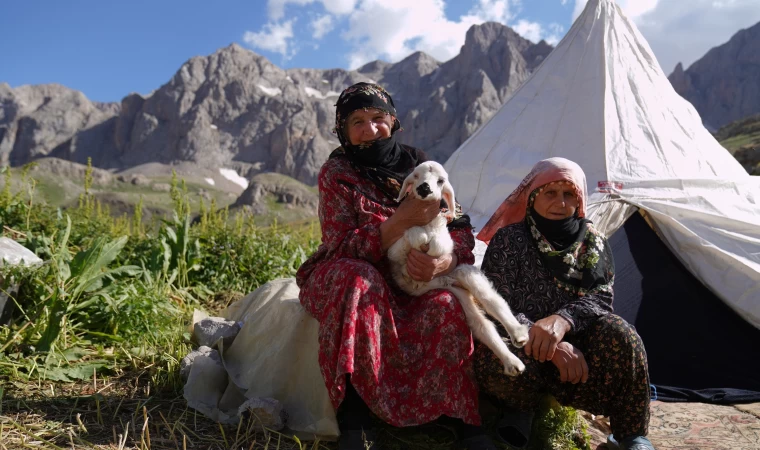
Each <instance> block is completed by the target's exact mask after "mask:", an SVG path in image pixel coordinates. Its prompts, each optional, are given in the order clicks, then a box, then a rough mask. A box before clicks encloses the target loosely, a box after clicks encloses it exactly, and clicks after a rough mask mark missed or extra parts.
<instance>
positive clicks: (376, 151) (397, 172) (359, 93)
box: [330, 82, 470, 228]
mask: <svg viewBox="0 0 760 450" xmlns="http://www.w3.org/2000/svg"><path fill="white" fill-rule="evenodd" d="M359 109H363V110H365V111H368V110H371V109H376V110H380V111H383V112H385V113H387V114H389V115H390V116H391V117H392V119H393V126H392V127H391V136H390V137H389V138H387V139H377V140H375V141H372V142H366V143H362V144H358V145H354V144H352V143H351V141H350V140H349V139H348V135H347V133H346V119H348V117H349V116H350V115H351V113H352V112H354V111H356V110H359ZM397 115H398V113H397V112H396V106H395V105H394V104H393V99H392V98H391V95H390V94H389V93H388V92H387V91H386V90H385V89H383V88H382V86H379V85H377V84H373V83H364V82H360V83H356V84H354V85H352V86H349V87H348V88H346V89H345V90H344V91H343V92H342V93H341V94H340V97H338V102H337V103H336V104H335V128H334V129H333V132H334V133H335V134H336V135H337V136H338V140H339V141H340V144H341V147H340V148H338V149H337V150H335V151H334V152H332V154H331V155H330V158H335V157H337V156H341V155H343V156H345V157H346V158H348V160H349V161H350V162H351V163H352V165H353V166H354V167H355V168H356V169H357V170H358V171H360V172H361V173H362V174H363V175H364V176H365V177H366V178H367V179H369V180H370V181H372V182H373V183H374V184H375V185H376V186H377V187H378V188H379V189H380V190H381V191H382V192H383V193H384V194H385V195H386V196H387V197H388V198H389V199H391V201H394V202H395V199H396V198H397V197H398V195H399V192H400V191H401V185H402V184H403V183H404V179H405V178H406V177H407V175H409V174H410V173H411V172H412V171H413V170H414V168H415V167H417V166H418V165H419V164H420V163H423V162H425V161H427V160H428V158H427V155H425V152H423V151H422V150H419V149H416V148H414V147H410V146H408V145H403V144H399V143H398V141H397V139H396V132H397V131H399V130H402V128H401V123H400V122H399V120H398V118H397ZM447 207H449V208H455V209H456V212H457V213H458V214H456V217H457V219H455V220H454V221H453V222H451V223H449V228H458V227H470V219H469V217H468V216H466V215H462V214H461V208H460V207H459V205H447Z"/></svg>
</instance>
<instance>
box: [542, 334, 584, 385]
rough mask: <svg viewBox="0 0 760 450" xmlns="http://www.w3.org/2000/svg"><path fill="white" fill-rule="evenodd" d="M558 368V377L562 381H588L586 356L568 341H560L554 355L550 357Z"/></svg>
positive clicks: (574, 382) (575, 382)
mask: <svg viewBox="0 0 760 450" xmlns="http://www.w3.org/2000/svg"><path fill="white" fill-rule="evenodd" d="M551 361H552V362H553V363H554V365H555V366H557V369H558V370H559V379H560V381H562V382H563V383H567V382H570V383H573V384H577V383H578V382H581V383H585V382H586V381H588V364H586V358H585V357H584V356H583V353H581V351H580V350H578V349H577V348H575V347H574V346H573V345H572V344H570V343H569V342H560V343H559V345H558V346H557V351H556V352H554V357H553V358H552V359H551Z"/></svg>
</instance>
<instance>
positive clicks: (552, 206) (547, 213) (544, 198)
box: [533, 182, 578, 220]
mask: <svg viewBox="0 0 760 450" xmlns="http://www.w3.org/2000/svg"><path fill="white" fill-rule="evenodd" d="M533 209H535V210H536V212H537V213H539V214H540V215H541V217H545V218H547V219H551V220H562V219H567V218H568V217H570V216H572V215H573V214H575V210H577V209H578V197H577V196H576V194H575V190H574V189H573V186H572V185H571V184H570V183H557V182H555V183H549V184H547V185H544V187H543V190H542V191H541V192H540V193H539V194H538V195H537V196H536V198H535V200H534V201H533Z"/></svg>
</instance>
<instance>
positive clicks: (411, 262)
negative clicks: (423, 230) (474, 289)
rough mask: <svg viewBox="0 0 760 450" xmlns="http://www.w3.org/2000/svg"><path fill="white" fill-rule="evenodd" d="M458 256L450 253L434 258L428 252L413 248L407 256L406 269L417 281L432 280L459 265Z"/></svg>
mask: <svg viewBox="0 0 760 450" xmlns="http://www.w3.org/2000/svg"><path fill="white" fill-rule="evenodd" d="M457 262H458V261H457V257H456V255H454V254H448V255H443V256H439V257H438V258H433V257H432V256H430V255H428V254H427V253H422V252H421V251H419V250H417V249H412V251H411V252H409V256H407V258H406V270H407V271H408V272H409V276H410V277H412V279H414V280H416V281H426V282H427V281H430V280H432V279H433V278H435V277H438V276H441V275H446V274H448V273H449V272H451V271H452V270H454V268H455V267H456V266H457Z"/></svg>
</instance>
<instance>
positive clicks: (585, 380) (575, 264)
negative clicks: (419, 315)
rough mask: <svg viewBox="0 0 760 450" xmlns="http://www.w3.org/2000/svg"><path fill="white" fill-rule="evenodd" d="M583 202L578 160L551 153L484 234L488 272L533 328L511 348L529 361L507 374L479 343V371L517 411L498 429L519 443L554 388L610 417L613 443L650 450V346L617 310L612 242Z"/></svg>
mask: <svg viewBox="0 0 760 450" xmlns="http://www.w3.org/2000/svg"><path fill="white" fill-rule="evenodd" d="M585 207H586V176H585V174H584V173H583V170H582V169H581V168H580V166H578V165H577V164H575V163H574V162H572V161H569V160H567V159H564V158H551V159H546V160H543V161H540V162H539V163H537V164H536V165H535V166H534V168H533V170H532V171H531V172H530V174H528V176H527V177H525V179H524V180H523V181H522V183H521V184H520V186H518V187H517V189H516V190H515V191H514V192H513V193H512V194H511V195H510V196H509V197H508V198H507V199H506V200H505V201H504V203H502V205H501V206H500V207H499V209H498V210H497V211H496V213H495V214H494V215H493V216H492V217H491V219H490V220H489V222H488V223H487V224H486V226H485V227H484V228H483V230H481V232H480V233H479V234H478V239H481V240H483V241H485V242H489V241H490V242H489V245H488V250H487V252H486V254H485V257H484V260H483V266H482V270H483V272H484V273H485V274H486V276H487V277H488V278H489V279H490V280H491V282H492V283H493V284H494V287H496V289H497V290H498V291H499V293H500V294H501V295H502V296H503V297H504V298H505V299H507V301H508V303H509V306H510V307H511V308H512V311H513V312H514V313H515V315H516V316H517V318H518V320H519V321H520V322H521V323H524V324H527V325H529V326H530V327H531V330H530V337H529V341H528V343H527V344H526V345H525V347H524V348H522V349H516V348H512V350H513V351H514V352H515V354H516V355H518V356H519V357H520V359H521V360H522V361H523V362H524V363H525V366H526V369H525V372H524V373H523V374H522V375H520V376H518V377H516V378H510V377H507V376H506V375H504V373H503V364H502V363H501V362H500V361H499V359H498V358H496V356H495V355H494V354H493V353H492V352H491V350H489V349H488V348H487V347H485V346H483V345H479V344H478V345H477V346H476V351H475V362H474V365H475V374H476V377H477V379H478V384H479V386H480V389H481V390H482V391H484V392H485V393H487V394H490V395H491V396H492V397H495V398H497V399H499V400H500V401H501V403H503V404H504V406H506V407H508V408H510V409H511V410H512V413H507V414H505V416H504V418H503V419H502V421H501V423H500V427H499V432H500V434H501V435H502V436H503V437H504V438H505V440H507V441H510V442H511V443H512V444H516V445H517V446H521V445H525V444H527V436H528V435H529V431H530V426H529V424H530V418H532V411H533V410H534V409H535V408H536V406H537V404H538V402H539V400H540V398H541V396H542V395H543V394H545V393H550V394H552V395H553V396H554V397H555V398H556V399H557V400H558V401H559V402H560V403H562V404H565V405H570V406H573V407H576V408H580V409H584V410H587V411H589V412H591V413H594V414H602V415H605V416H608V417H609V418H610V423H611V426H612V431H613V435H610V436H609V438H608V447H610V448H613V449H617V448H624V449H631V450H633V449H636V450H644V449H652V448H653V447H652V444H651V443H650V442H649V440H648V439H647V438H646V437H644V436H646V434H647V427H648V423H649V373H648V368H647V360H646V352H645V351H644V345H643V344H642V342H641V338H640V337H639V335H638V334H637V333H636V331H635V329H634V328H633V327H632V326H631V325H629V324H628V323H626V322H625V321H624V320H623V319H621V318H620V317H618V316H616V315H614V314H613V313H612V298H613V292H612V285H613V280H614V273H615V266H614V262H613V257H612V250H611V249H610V247H609V245H608V244H607V241H606V239H605V238H604V236H603V235H601V234H600V233H599V232H598V231H597V230H596V229H595V228H594V226H593V225H592V223H591V222H590V221H589V220H587V219H585V218H584V217H585ZM500 332H501V333H502V336H504V337H505V341H506V340H507V339H506V337H507V334H506V333H505V332H504V330H500ZM514 411H519V412H522V414H519V413H517V415H516V414H515V412H514ZM520 441H521V442H520Z"/></svg>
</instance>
